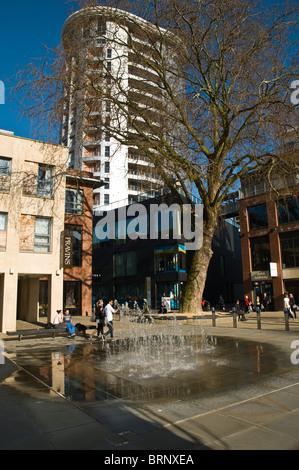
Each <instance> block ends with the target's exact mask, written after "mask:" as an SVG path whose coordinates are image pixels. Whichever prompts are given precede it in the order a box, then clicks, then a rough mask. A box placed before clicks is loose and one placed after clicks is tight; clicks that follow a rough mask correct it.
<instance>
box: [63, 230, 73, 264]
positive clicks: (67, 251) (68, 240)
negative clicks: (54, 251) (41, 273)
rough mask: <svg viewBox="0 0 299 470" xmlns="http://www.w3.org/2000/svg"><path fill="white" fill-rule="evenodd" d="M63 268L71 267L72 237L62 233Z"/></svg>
mask: <svg viewBox="0 0 299 470" xmlns="http://www.w3.org/2000/svg"><path fill="white" fill-rule="evenodd" d="M63 267H64V268H72V267H73V237H72V235H69V234H67V233H64V254H63Z"/></svg>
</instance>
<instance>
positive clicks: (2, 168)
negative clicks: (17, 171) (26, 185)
mask: <svg viewBox="0 0 299 470" xmlns="http://www.w3.org/2000/svg"><path fill="white" fill-rule="evenodd" d="M10 173H11V160H10V159H9V158H4V157H0V175H5V176H10Z"/></svg>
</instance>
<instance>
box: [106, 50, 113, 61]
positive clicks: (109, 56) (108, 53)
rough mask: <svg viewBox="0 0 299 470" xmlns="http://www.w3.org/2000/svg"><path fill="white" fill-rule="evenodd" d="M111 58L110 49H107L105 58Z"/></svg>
mask: <svg viewBox="0 0 299 470" xmlns="http://www.w3.org/2000/svg"><path fill="white" fill-rule="evenodd" d="M111 57H112V49H107V58H108V59H111Z"/></svg>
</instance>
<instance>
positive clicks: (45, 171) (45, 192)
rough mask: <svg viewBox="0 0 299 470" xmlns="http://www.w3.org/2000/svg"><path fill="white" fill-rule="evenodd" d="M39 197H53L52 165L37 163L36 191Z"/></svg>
mask: <svg viewBox="0 0 299 470" xmlns="http://www.w3.org/2000/svg"><path fill="white" fill-rule="evenodd" d="M36 195H37V196H39V197H49V198H51V197H53V167H52V166H47V165H42V164H39V165H38V175H37V192H36Z"/></svg>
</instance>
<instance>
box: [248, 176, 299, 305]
mask: <svg viewBox="0 0 299 470" xmlns="http://www.w3.org/2000/svg"><path fill="white" fill-rule="evenodd" d="M275 187H276V188H277V189H279V192H278V194H277V193H276V192H274V191H271V190H270V188H269V186H268V184H267V183H266V182H265V181H262V180H261V179H258V178H256V179H255V180H254V179H251V180H250V181H249V182H247V183H244V182H243V184H242V191H241V194H242V196H241V198H240V200H239V209H240V237H241V250H242V263H243V282H244V294H245V295H248V296H249V298H250V299H251V300H252V301H253V302H255V300H256V296H257V295H259V296H260V297H261V296H263V294H264V293H265V292H266V293H267V294H268V296H269V298H270V301H271V303H270V309H271V310H282V309H283V293H284V292H288V293H292V294H293V295H294V297H295V299H296V301H297V302H299V187H298V180H297V175H294V176H293V177H292V178H289V179H288V181H283V180H282V178H279V177H277V179H276V181H275Z"/></svg>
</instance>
